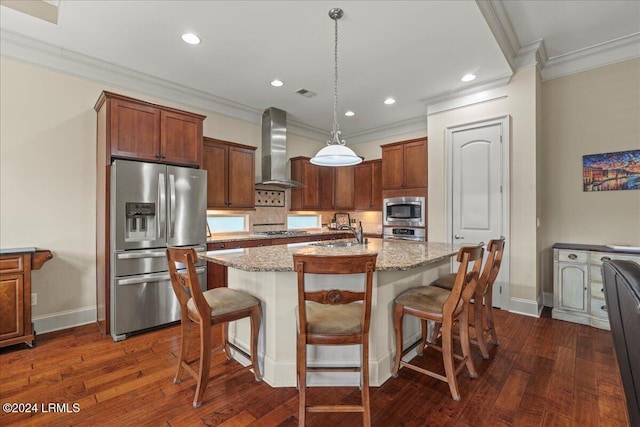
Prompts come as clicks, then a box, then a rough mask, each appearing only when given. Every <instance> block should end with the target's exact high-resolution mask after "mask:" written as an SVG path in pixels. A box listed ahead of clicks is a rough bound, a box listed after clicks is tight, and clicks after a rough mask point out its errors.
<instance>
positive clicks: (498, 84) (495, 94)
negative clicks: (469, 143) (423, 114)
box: [423, 75, 511, 115]
mask: <svg viewBox="0 0 640 427" xmlns="http://www.w3.org/2000/svg"><path fill="white" fill-rule="evenodd" d="M510 81H511V75H509V76H504V77H501V78H499V79H496V80H492V81H489V82H483V83H479V84H476V85H474V86H471V87H467V88H465V89H464V90H460V91H456V92H449V93H443V94H440V95H436V96H434V97H431V98H428V99H425V100H423V102H424V103H425V104H427V115H431V114H436V113H441V112H443V111H449V110H454V109H456V108H461V107H466V106H468V105H473V104H479V103H481V102H486V101H491V100H493V99H499V98H504V97H506V96H507V85H508V84H509V82H510Z"/></svg>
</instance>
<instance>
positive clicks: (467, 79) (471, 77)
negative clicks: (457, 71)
mask: <svg viewBox="0 0 640 427" xmlns="http://www.w3.org/2000/svg"><path fill="white" fill-rule="evenodd" d="M475 79H476V75H475V74H465V75H464V76H462V78H461V79H460V80H462V81H463V82H470V81H473V80H475Z"/></svg>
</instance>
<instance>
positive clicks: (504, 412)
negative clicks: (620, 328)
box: [0, 310, 628, 427]
mask: <svg viewBox="0 0 640 427" xmlns="http://www.w3.org/2000/svg"><path fill="white" fill-rule="evenodd" d="M496 323H497V332H498V335H499V337H500V346H499V347H492V348H491V359H490V360H483V359H482V358H481V357H480V354H479V351H478V349H477V348H475V347H472V351H473V354H474V361H475V363H476V367H477V369H478V374H479V375H478V378H477V379H475V380H471V379H469V378H468V377H467V376H465V375H464V373H462V374H461V375H460V392H461V394H462V401H460V402H454V401H453V400H452V399H451V398H450V396H449V392H448V387H447V385H446V384H445V383H441V382H439V381H437V380H434V379H431V378H428V377H425V376H422V375H419V374H416V373H414V372H413V371H410V370H408V369H403V370H401V372H400V375H399V377H398V378H395V379H394V378H392V379H390V380H389V381H387V382H386V383H385V384H384V385H383V386H382V387H373V388H372V390H371V391H372V393H371V410H372V418H373V424H374V425H375V426H441V425H442V426H444V425H449V426H485V425H486V426H496V425H504V426H509V425H514V426H580V427H584V426H626V425H628V421H627V415H626V408H625V402H624V395H623V390H622V386H621V382H620V375H619V371H618V368H617V363H616V359H615V355H614V351H613V345H612V339H611V334H610V333H609V332H607V331H601V330H598V329H595V328H591V327H588V326H582V325H577V324H573V323H568V322H562V321H557V320H553V319H550V318H549V314H548V311H545V313H544V315H543V317H542V318H540V319H535V318H531V317H525V316H520V315H517V314H510V313H507V312H503V311H500V310H498V311H497V312H496ZM216 333H217V334H219V331H216ZM178 334H179V331H178V328H177V327H169V328H165V329H162V330H159V331H155V332H150V333H146V334H142V335H139V336H134V337H130V338H128V339H127V340H124V341H121V342H118V343H115V342H113V341H112V340H111V339H110V338H102V337H101V336H100V335H99V333H98V331H97V327H96V326H94V325H87V326H82V327H78V328H74V329H70V330H66V331H60V332H54V333H50V334H46V335H42V336H39V337H38V338H37V347H35V348H34V349H26V348H20V347H18V348H16V347H11V348H4V349H2V350H0V401H1V402H2V403H3V404H5V403H11V402H20V403H31V404H32V403H36V404H37V406H38V408H39V409H40V411H39V412H38V413H32V414H6V413H4V412H3V413H1V414H0V425H3V426H8V425H46V426H57V425H60V426H66V425H91V426H94V425H110V426H115V425H117V426H126V425H136V426H140V425H150V426H157V425H164V426H191V425H212V426H213V425H222V426H245V425H252V426H258V425H259V426H295V425H297V422H298V420H297V404H298V397H297V391H296V390H295V388H279V389H273V388H271V387H269V386H268V385H266V384H264V383H256V382H255V381H254V380H253V376H252V375H251V374H250V373H249V371H247V370H246V369H244V368H241V367H240V366H239V365H238V364H237V363H236V362H233V361H227V360H226V358H225V357H224V355H223V354H222V353H219V354H214V355H213V366H212V370H211V375H212V376H216V375H217V377H215V378H213V379H212V380H211V381H210V382H209V386H208V388H207V391H206V393H205V397H204V402H203V404H202V407H200V408H198V409H193V408H192V406H191V402H192V399H193V394H194V390H195V385H194V384H195V381H194V380H193V379H190V378H188V379H185V380H184V381H183V382H182V383H181V384H177V385H176V384H173V381H172V378H173V374H174V370H175V368H176V360H177V359H176V357H177V351H178V344H179V335H178ZM217 339H219V337H218V338H217ZM420 363H422V364H423V365H424V366H430V367H436V366H440V364H441V361H440V355H439V353H436V352H434V353H429V352H428V353H426V355H425V356H424V357H422V358H421V359H420ZM309 399H311V401H315V402H320V401H325V402H335V401H336V400H339V401H342V402H357V401H358V400H359V392H358V390H356V389H353V388H339V389H328V388H313V389H311V390H310V392H309ZM49 403H54V404H56V403H58V404H64V403H67V404H69V406H68V408H66V412H62V413H60V412H55V410H52V408H49V406H48V404H49ZM42 404H44V405H45V406H44V409H49V412H43V411H42ZM73 404H77V406H76V407H74V406H72V405H73ZM57 409H58V410H60V409H65V407H64V406H61V405H59V406H58V407H57ZM74 409H79V411H77V412H74ZM360 420H361V417H360V416H359V415H357V414H346V415H345V414H310V415H309V416H308V424H309V425H312V426H329V425H331V426H354V425H359V424H360V423H361V421H360Z"/></svg>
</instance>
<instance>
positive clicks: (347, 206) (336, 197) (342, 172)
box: [333, 166, 355, 210]
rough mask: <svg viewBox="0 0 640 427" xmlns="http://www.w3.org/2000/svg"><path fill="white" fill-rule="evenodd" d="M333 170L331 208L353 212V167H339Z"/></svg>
mask: <svg viewBox="0 0 640 427" xmlns="http://www.w3.org/2000/svg"><path fill="white" fill-rule="evenodd" d="M334 169H335V184H334V187H333V188H334V191H333V207H334V209H344V210H353V209H354V206H355V199H354V194H355V188H354V186H355V167H354V166H341V167H336V168H334Z"/></svg>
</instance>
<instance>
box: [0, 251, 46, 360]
mask: <svg viewBox="0 0 640 427" xmlns="http://www.w3.org/2000/svg"><path fill="white" fill-rule="evenodd" d="M51 258H53V254H52V253H51V251H49V250H40V249H36V248H14V249H2V250H0V347H6V346H8V345H13V344H19V343H22V342H24V343H26V344H27V345H28V346H29V347H33V346H34V344H35V332H34V330H33V323H32V322H31V270H39V269H40V267H42V265H43V264H44V263H45V262H47V261H49V260H50V259H51Z"/></svg>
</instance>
